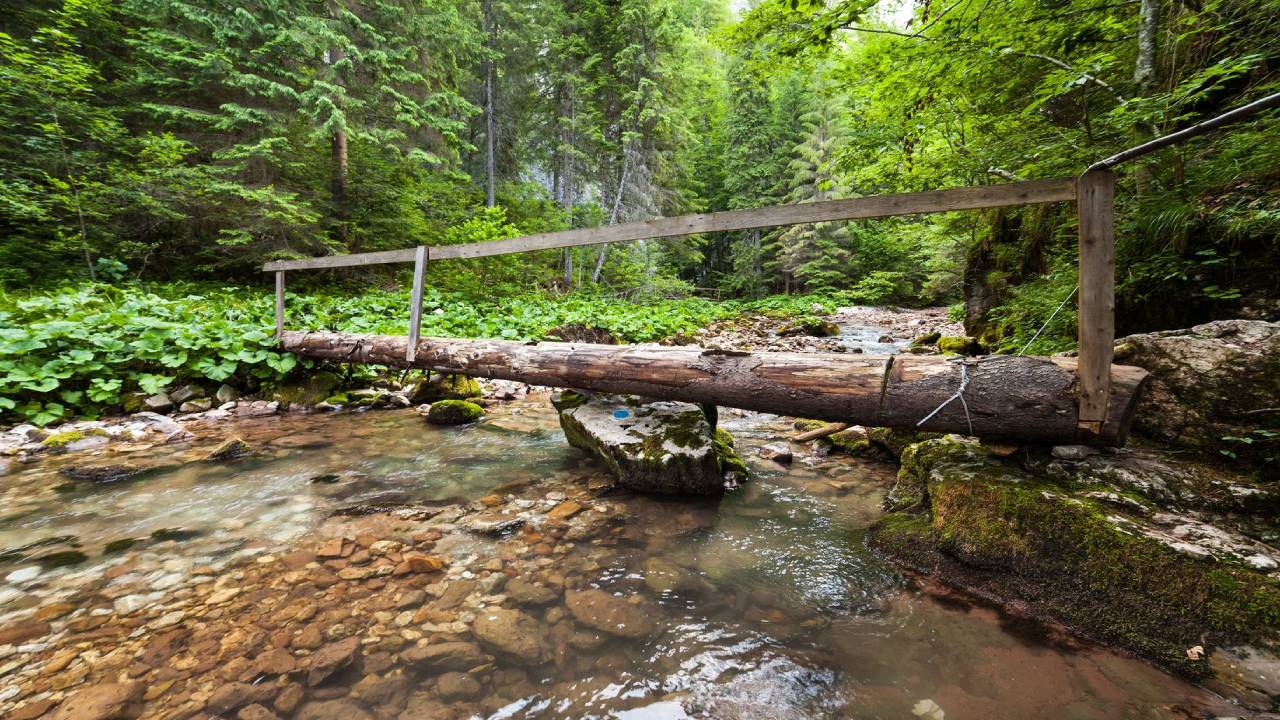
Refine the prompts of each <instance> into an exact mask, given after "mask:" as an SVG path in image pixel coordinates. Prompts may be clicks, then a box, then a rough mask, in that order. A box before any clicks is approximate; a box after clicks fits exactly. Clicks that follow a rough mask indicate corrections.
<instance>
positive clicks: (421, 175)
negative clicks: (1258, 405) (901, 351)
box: [0, 0, 1280, 341]
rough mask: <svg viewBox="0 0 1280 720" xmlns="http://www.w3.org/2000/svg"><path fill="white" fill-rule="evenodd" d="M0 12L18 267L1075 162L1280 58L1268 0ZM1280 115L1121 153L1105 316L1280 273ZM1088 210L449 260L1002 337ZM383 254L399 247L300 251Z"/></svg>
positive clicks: (7, 224)
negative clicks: (798, 300) (906, 309)
mask: <svg viewBox="0 0 1280 720" xmlns="http://www.w3.org/2000/svg"><path fill="white" fill-rule="evenodd" d="M0 28H2V31H0V114H2V115H3V116H2V117H0V121H3V123H4V127H5V128H6V130H5V132H4V133H3V134H2V135H0V237H2V238H3V239H2V241H0V243H2V244H0V283H3V286H4V287H6V288H9V289H10V290H15V289H23V288H32V287H41V286H46V285H49V284H50V283H59V282H63V281H67V280H72V281H74V280H77V279H79V280H106V281H113V282H119V281H130V280H144V281H173V280H209V279H216V280H219V281H223V282H230V283H237V284H239V283H262V282H264V281H265V280H266V278H265V276H264V275H263V274H262V273H260V272H259V268H260V265H261V263H262V262H264V261H267V260H272V259H285V258H297V257H309V256H314V255H322V254H332V253H343V252H361V251H371V250H382V249H392V248H403V247H412V246H415V245H419V244H452V243H466V242H476V241H481V240H488V239H494V238H501V237H509V236H514V235H519V234H527V233H534V232H542V231H547V230H555V229H562V228H569V227H585V226H593V225H600V224H607V223H616V222H625V221H630V220H641V219H646V218H652V217H657V216H663V215H674V214H680V213H687V212H700V211H712V210H722V209H737V208H748V207H755V206H762V205H770V204H778V203H804V202H813V201H819V200H823V199H830V198H843V197H856V196H860V195H870V194H877V193H884V192H894V191H907V190H923V189H935V188H941V187H949V186H963V185H978V184H989V183H995V182H1005V181H1008V180H1010V179H1019V178H1041V177H1051V176H1056V175H1073V174H1078V173H1079V172H1080V171H1081V170H1082V169H1083V168H1084V167H1085V166H1087V165H1088V164H1089V163H1090V162H1092V161H1094V160H1097V159H1099V158H1101V157H1105V156H1107V155H1109V154H1111V153H1112V152H1114V151H1116V150H1118V149H1121V148H1125V147H1128V146H1131V145H1134V144H1136V143H1138V142H1141V141H1142V140H1144V139H1147V138H1150V137H1153V136H1155V135H1158V134H1162V133H1165V132H1168V131H1170V130H1174V129H1177V128H1179V127H1182V126H1184V125H1186V124H1188V123H1191V122H1194V121H1196V120H1198V119H1201V118H1203V117H1206V116H1209V115H1212V114H1215V113H1217V112H1220V111H1222V110H1223V109H1226V108H1229V107H1234V106H1237V105H1239V104H1241V103H1243V102H1246V101H1248V100H1250V99H1253V98H1256V97H1259V96H1261V95H1263V94H1266V93H1268V92H1274V91H1276V90H1277V86H1278V85H1280V82H1277V77H1278V74H1277V71H1276V66H1277V59H1278V57H1280V2H1277V0H1261V1H1260V2H1258V1H1251V2H1245V1H1244V0H1203V1H1202V2H1194V3H1191V2H1181V1H1178V2H1173V1H1170V0H1120V1H1114V0H950V1H948V0H942V1H938V0H916V2H914V4H909V5H901V6H900V5H895V4H893V3H892V2H891V1H890V0H886V1H885V2H881V3H872V2H870V0H842V1H840V2H833V3H825V2H822V1H821V0H763V1H762V2H759V3H758V4H755V5H752V6H749V7H735V8H731V7H730V6H729V5H728V3H727V2H725V1H724V0H479V1H475V0H339V1H338V2H327V3H314V2H304V1H303V0H252V1H251V2H245V3H234V4H228V3H222V2H212V1H210V0H172V1H170V0H124V1H123V2H108V1H106V0H67V1H66V2H53V1H50V0H37V1H36V2H28V3H21V4H17V5H15V6H13V7H11V8H9V11H8V12H6V13H5V15H4V17H3V18H2V19H0ZM1278 137H1280V133H1277V123H1276V120H1275V115H1274V113H1273V114H1271V115H1270V116H1266V117H1264V118H1262V119H1261V120H1259V121H1256V122H1253V123H1251V124H1249V125H1244V126H1239V127H1237V128H1235V129H1233V130H1232V131H1231V132H1229V133H1223V134H1219V135H1216V136H1213V137H1210V138H1206V139H1203V140H1201V141H1197V142H1195V143H1193V144H1189V145H1186V146H1182V147H1179V148H1176V149H1173V150H1168V151H1165V152H1162V153H1160V154H1158V155H1155V156H1152V157H1150V158H1148V159H1146V160H1144V161H1142V162H1141V163H1139V164H1138V165H1137V166H1135V167H1132V168H1130V170H1129V171H1128V172H1127V173H1126V174H1125V176H1123V177H1122V179H1121V189H1120V205H1121V208H1120V210H1121V227H1120V231H1119V237H1120V240H1119V243H1120V245H1119V256H1120V261H1119V262H1120V267H1121V275H1120V277H1121V280H1120V288H1119V293H1120V295H1119V309H1120V315H1121V328H1122V330H1127V329H1139V328H1151V327H1167V326H1171V325H1172V324H1175V323H1180V324H1186V322H1187V321H1188V320H1190V321H1194V320H1198V319H1204V318H1208V317H1212V316H1214V315H1215V314H1216V313H1221V312H1222V311H1223V309H1224V308H1228V307H1237V306H1239V305H1241V304H1242V303H1245V304H1247V303H1251V302H1254V301H1256V300H1257V299H1258V298H1259V297H1264V296H1268V295H1272V294H1274V293H1273V292H1272V291H1273V290H1274V288H1273V287H1272V285H1274V282H1273V280H1271V272H1270V271H1271V269H1272V268H1274V267H1275V266H1276V263H1275V260H1276V259H1277V258H1276V255H1277V243H1276V230H1277V227H1278V226H1280V192H1278V191H1277V187H1276V185H1277V179H1278V178H1277V175H1278V173H1280V162H1277V161H1278V160H1280V140H1278V139H1277V138H1278ZM1073 224H1074V218H1073V216H1072V213H1071V211H1070V208H1067V207H1058V206H1045V207H1039V208H1031V209H1022V210H1011V211H998V212H997V211H992V212H984V213H962V214H954V215H948V216H938V217H930V218H906V219H895V220H887V221H879V222H864V223H856V224H850V223H824V224H818V225H813V226H799V227H793V228H784V229H778V230H772V231H770V230H764V231H747V232H735V233H719V234H710V235H705V236H696V237H692V238H686V239H679V240H671V241H651V242H637V243H632V244H629V245H625V246H623V245H619V246H614V247H607V246H600V247H598V248H595V247H587V248H580V249H576V250H573V251H565V252H546V253H541V254H535V255H530V256H522V257H508V258H501V259H491V260H487V261H483V262H478V263H472V264H469V265H467V266H465V267H464V266H462V265H457V264H455V265H453V266H444V265H439V266H436V267H433V268H432V271H431V272H432V278H431V282H432V284H433V285H434V286H439V287H444V288H450V289H457V290H461V291H464V292H472V293H479V294H482V295H483V294H487V293H510V292H517V291H519V292H527V291H545V290H548V289H554V290H559V291H563V290H569V289H583V288H587V289H602V290H607V291H609V292H628V293H632V292H643V293H649V294H655V293H656V294H659V295H682V294H688V293H694V292H697V293H703V294H706V293H711V294H714V295H716V296H733V297H749V298H751V297H760V296H763V295H766V294H769V293H775V292H786V293H796V292H836V291H840V292H847V293H850V295H849V297H850V299H851V300H852V301H858V302H869V303H870V302H880V303H883V302H898V303H926V302H932V303H937V302H957V301H965V302H966V303H967V308H966V312H967V314H968V321H969V323H970V325H971V330H972V331H973V332H975V333H986V334H987V336H988V339H992V340H995V341H999V340H1000V339H1002V338H1006V339H1007V338H1011V337H1015V336H1017V337H1020V333H1022V332H1023V327H1024V326H1025V325H1027V324H1029V322H1030V321H1032V320H1036V319H1040V320H1043V319H1044V318H1045V317H1046V316H1047V315H1048V310H1049V309H1050V308H1052V307H1053V306H1055V305H1057V304H1058V302H1059V301H1060V300H1061V299H1062V298H1064V297H1065V296H1066V295H1067V293H1068V292H1069V291H1070V290H1071V288H1072V286H1073V284H1074V262H1075V256H1074V244H1073ZM381 272H384V273H385V272H387V271H385V270H383V271H381ZM392 272H399V271H398V270H396V271H392ZM370 279H372V280H373V281H374V282H382V283H384V284H386V285H387V286H392V285H395V284H398V283H399V282H400V280H401V279H400V278H399V277H398V276H388V275H375V276H373V277H372V278H370V277H369V276H367V275H366V276H359V277H353V276H351V275H349V274H348V275H341V276H337V277H329V276H325V277H316V278H315V282H320V283H334V282H337V283H339V284H341V283H342V282H350V281H353V280H360V281H361V282H362V283H363V282H367V281H369V280H370ZM1170 297H1173V298H1177V299H1178V300H1179V301H1180V302H1179V303H1178V304H1176V305H1171V304H1170V303H1169V302H1168V299H1169V298H1170ZM1175 315H1176V317H1175ZM1058 322H1059V323H1060V324H1061V328H1059V332H1057V333H1056V334H1055V333H1054V332H1050V333H1049V334H1048V335H1047V336H1046V337H1047V338H1050V339H1052V338H1054V337H1058V338H1061V337H1063V336H1064V333H1063V332H1061V330H1064V329H1068V328H1069V327H1070V323H1071V322H1072V318H1071V317H1069V314H1068V315H1064V316H1062V318H1061V319H1060V321H1058Z"/></svg>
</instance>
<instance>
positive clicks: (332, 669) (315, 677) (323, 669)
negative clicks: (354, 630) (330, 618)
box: [307, 637, 360, 687]
mask: <svg viewBox="0 0 1280 720" xmlns="http://www.w3.org/2000/svg"><path fill="white" fill-rule="evenodd" d="M359 651H360V638H358V637H349V638H346V639H344V640H339V641H338V642H335V643H330V644H329V645H325V646H324V647H322V648H320V649H319V650H317V651H316V652H315V653H314V654H312V655H311V659H310V661H309V662H308V663H307V685H309V686H311V687H315V686H316V685H319V684H320V683H322V682H324V681H325V680H328V679H329V678H330V677H331V676H332V675H333V674H334V673H336V672H338V671H339V670H342V669H343V668H345V667H347V666H349V665H351V663H353V662H354V661H355V659H356V657H358V655H359Z"/></svg>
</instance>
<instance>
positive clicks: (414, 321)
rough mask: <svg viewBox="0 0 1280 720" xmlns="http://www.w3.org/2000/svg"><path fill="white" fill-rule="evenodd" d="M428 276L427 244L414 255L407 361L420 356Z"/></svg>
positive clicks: (405, 356)
mask: <svg viewBox="0 0 1280 720" xmlns="http://www.w3.org/2000/svg"><path fill="white" fill-rule="evenodd" d="M426 277H427V246H426V245H419V246H418V248H417V250H416V251H415V252H414V255H413V296H412V299H410V300H409V303H410V304H409V344H408V346H407V348H406V349H405V353H404V359H405V362H413V359H414V358H415V357H417V356H418V337H419V336H420V335H421V333H422V286H423V283H425V282H426Z"/></svg>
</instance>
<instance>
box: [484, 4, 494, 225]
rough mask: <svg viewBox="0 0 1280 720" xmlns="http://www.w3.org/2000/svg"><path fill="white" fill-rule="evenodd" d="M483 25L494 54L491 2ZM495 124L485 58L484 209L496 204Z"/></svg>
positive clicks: (488, 61)
mask: <svg viewBox="0 0 1280 720" xmlns="http://www.w3.org/2000/svg"><path fill="white" fill-rule="evenodd" d="M484 25H485V32H486V40H485V46H486V48H487V49H488V50H489V52H490V53H492V52H494V49H493V48H494V33H495V30H494V21H493V0H485V1H484ZM496 124H497V123H495V122H494V118H493V58H492V57H487V58H485V61H484V150H485V155H484V169H485V186H484V205H485V207H493V206H494V205H495V204H497V189H496V187H495V179H494V176H495V172H494V165H495V160H494V156H493V147H494V126H495V125H496Z"/></svg>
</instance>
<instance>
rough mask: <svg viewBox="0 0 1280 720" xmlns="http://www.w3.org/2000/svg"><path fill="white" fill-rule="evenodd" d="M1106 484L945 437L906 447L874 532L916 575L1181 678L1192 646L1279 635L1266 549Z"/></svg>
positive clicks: (1204, 668) (1279, 605)
mask: <svg viewBox="0 0 1280 720" xmlns="http://www.w3.org/2000/svg"><path fill="white" fill-rule="evenodd" d="M1105 486H1106V482H1105V480H1101V479H1094V480H1089V481H1082V480H1081V479H1080V478H1075V479H1070V480H1068V479H1064V478H1063V477H1062V476H1061V474H1059V475H1058V476H1057V477H1052V476H1050V475H1049V474H1046V473H1043V472H1037V471H1032V470H1028V469H1026V467H1024V466H1023V465H1020V464H1018V463H1016V462H1014V461H1012V460H1010V459H998V458H995V457H992V456H990V455H988V454H987V453H986V452H985V451H984V450H983V449H982V448H981V447H980V446H978V445H977V444H975V443H970V442H966V441H961V440H958V439H956V438H954V437H952V438H942V439H935V440H929V441H925V442H923V443H918V444H914V445H911V446H909V447H908V448H906V449H905V450H904V452H903V455H902V467H901V471H900V473H899V477H898V483H897V486H896V487H895V488H894V490H893V492H892V493H890V496H889V501H888V504H889V505H890V507H891V508H892V509H895V510H898V512H894V513H892V514H890V515H887V516H886V517H885V518H883V519H882V520H881V521H879V522H878V523H877V524H876V525H875V526H874V527H873V529H872V532H871V534H870V538H871V542H872V544H873V546H875V547H877V548H880V549H881V550H883V551H885V552H887V553H888V554H890V555H891V556H894V557H896V558H898V559H899V560H902V561H903V562H905V563H906V564H908V565H911V566H914V567H916V568H917V569H920V570H922V571H928V572H936V573H940V574H941V575H942V576H943V578H944V579H945V580H948V581H950V582H952V583H953V584H957V585H961V586H965V587H969V588H971V589H975V590H977V591H979V592H981V593H983V594H985V595H987V596H995V597H1000V598H1004V599H1009V600H1017V601H1020V602H1022V603H1025V604H1026V605H1027V606H1028V607H1029V608H1031V609H1032V610H1034V611H1036V612H1038V613H1039V614H1041V615H1043V616H1046V617H1049V618H1053V619H1055V620H1058V621H1061V622H1064V623H1066V624H1068V625H1070V626H1071V627H1073V628H1075V629H1077V630H1079V631H1082V632H1084V633H1085V634H1088V635H1091V636H1094V637H1096V638H1098V639H1101V640H1104V641H1108V642H1114V643H1118V644H1120V645H1123V646H1125V647H1127V648H1129V649H1132V650H1134V651H1137V652H1139V653H1141V654H1142V655H1145V656H1147V657H1149V658H1151V659H1153V660H1155V661H1157V662H1159V663H1160V664H1162V665H1164V666H1166V667H1169V668H1172V669H1175V670H1177V671H1180V672H1182V673H1184V674H1187V675H1191V676H1197V677H1205V676H1208V675H1210V674H1211V670H1210V664H1209V663H1208V662H1204V661H1200V660H1193V659H1189V658H1188V655H1187V650H1188V648H1191V647H1193V646H1196V645H1202V646H1204V647H1205V648H1207V649H1209V651H1210V652H1213V648H1215V647H1217V646H1219V645H1223V644H1236V643H1247V644H1252V645H1266V644H1268V643H1272V642H1275V641H1276V640H1277V639H1278V638H1280V581H1278V580H1277V578H1275V577H1273V576H1271V575H1269V574H1268V573H1267V570H1268V569H1272V570H1273V569H1274V568H1275V563H1274V559H1273V558H1272V555H1274V554H1276V553H1275V551H1274V550H1273V549H1271V548H1270V547H1269V546H1267V545H1265V544H1263V543H1261V542H1259V541H1258V540H1256V539H1254V538H1251V537H1249V536H1248V535H1246V534H1243V533H1240V532H1237V531H1235V530H1232V529H1230V528H1224V527H1213V526H1209V525H1207V524H1206V523H1205V522H1203V521H1202V519H1200V518H1198V517H1197V516H1191V515H1181V514H1177V513H1174V512H1171V511H1161V512H1151V511H1150V510H1149V509H1147V508H1146V506H1145V505H1143V503H1141V502H1139V503H1137V504H1134V503H1129V502H1125V501H1124V498H1125V496H1126V495H1125V494H1126V492H1127V493H1129V494H1132V493H1133V488H1128V489H1127V490H1125V489H1124V488H1110V491H1109V492H1102V489H1103V488H1104V487H1105ZM1148 504H1149V503H1148Z"/></svg>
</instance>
